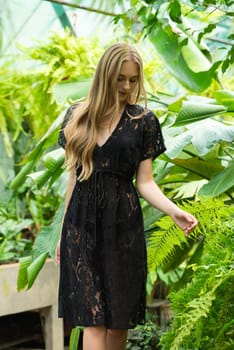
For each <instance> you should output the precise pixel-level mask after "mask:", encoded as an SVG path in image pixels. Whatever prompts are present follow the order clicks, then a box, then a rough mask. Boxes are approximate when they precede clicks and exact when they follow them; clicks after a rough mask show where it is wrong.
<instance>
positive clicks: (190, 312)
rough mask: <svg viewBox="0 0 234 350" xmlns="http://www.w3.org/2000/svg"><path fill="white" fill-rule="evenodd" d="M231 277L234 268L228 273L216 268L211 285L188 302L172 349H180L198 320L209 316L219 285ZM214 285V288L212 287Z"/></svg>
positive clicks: (233, 273)
mask: <svg viewBox="0 0 234 350" xmlns="http://www.w3.org/2000/svg"><path fill="white" fill-rule="evenodd" d="M231 277H234V270H230V271H229V272H228V273H226V271H220V270H216V273H215V274H214V276H213V279H212V281H211V279H210V283H209V286H207V287H206V288H205V290H203V291H202V293H201V295H200V296H199V297H198V298H195V299H192V300H191V301H190V302H189V303H188V304H187V306H186V308H185V309H184V311H183V314H182V315H181V316H179V319H180V323H181V326H180V327H178V328H177V329H176V331H175V337H174V340H173V342H172V344H171V346H170V350H178V349H179V348H180V345H182V344H183V341H184V339H185V338H186V337H188V336H190V335H191V332H192V330H193V329H194V328H195V327H196V325H197V323H198V321H199V320H200V319H201V318H203V317H207V316H208V314H209V312H210V309H211V306H212V304H213V301H214V300H215V299H216V291H217V289H218V287H219V286H220V285H221V284H223V283H224V282H225V281H226V280H227V279H229V278H231ZM215 280H216V281H215ZM215 282H216V283H215ZM212 285H213V288H212V289H210V287H211V286H212ZM177 317H178V316H177Z"/></svg>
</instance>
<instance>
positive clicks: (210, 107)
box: [174, 101, 227, 126]
mask: <svg viewBox="0 0 234 350" xmlns="http://www.w3.org/2000/svg"><path fill="white" fill-rule="evenodd" d="M226 111H227V108H226V107H224V106H222V105H217V104H215V105H214V104H208V103H194V102H190V101H183V105H182V108H181V110H180V112H179V114H178V116H177V118H176V121H175V123H174V126H181V125H186V124H188V123H194V122H197V121H199V120H202V119H205V118H209V117H211V116H214V115H218V114H222V113H225V112H226Z"/></svg>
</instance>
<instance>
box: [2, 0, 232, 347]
mask: <svg viewBox="0 0 234 350" xmlns="http://www.w3.org/2000/svg"><path fill="white" fill-rule="evenodd" d="M76 3H77V6H78V7H81V5H82V4H83V2H78V1H77V2H76ZM85 5H86V7H88V9H87V8H86V11H88V12H87V13H92V12H93V13H94V12H95V11H97V8H98V10H99V11H100V12H102V15H100V16H105V17H106V18H109V23H110V19H111V21H112V25H113V33H114V36H113V38H108V40H107V41H106V42H103V38H100V37H99V38H98V39H97V38H96V37H95V38H94V39H90V38H87V37H81V36H78V38H76V37H75V36H74V32H75V29H76V28H75V26H74V22H73V26H70V30H68V29H67V30H66V31H63V32H62V33H61V31H59V32H58V31H54V32H50V34H49V36H48V37H47V39H43V40H39V41H38V40H37V41H35V40H34V41H33V45H32V47H31V48H26V47H25V45H22V44H21V45H17V47H18V48H17V50H19V51H17V54H18V56H17V60H16V56H15V55H13V56H11V57H10V58H9V57H6V56H5V55H4V51H2V55H1V62H2V64H1V68H0V69H1V74H0V76H1V78H0V91H1V99H0V121H1V123H0V128H1V135H0V136H1V137H0V142H1V148H2V154H3V157H2V158H1V162H2V163H1V167H0V175H1V176H0V190H1V193H2V196H1V198H2V200H1V203H0V220H1V231H0V262H6V261H12V259H14V260H17V261H18V260H19V258H20V257H21V260H20V271H19V279H18V289H19V290H20V289H23V288H30V287H31V286H32V284H33V282H34V280H35V278H36V276H37V274H38V273H39V271H40V269H41V268H42V266H43V264H44V262H45V260H46V258H47V257H48V256H52V257H53V255H54V249H55V246H56V242H57V240H58V236H59V232H60V225H61V218H62V213H63V205H62V203H63V197H64V192H65V183H66V172H64V169H63V168H62V164H63V160H64V153H63V151H62V150H60V149H58V147H57V144H56V140H57V136H58V130H59V127H60V124H61V121H62V119H63V117H64V110H65V109H66V108H67V106H68V105H69V104H70V103H71V102H72V101H74V100H76V99H79V98H83V97H84V96H85V95H86V93H87V91H88V88H89V85H90V80H91V78H92V74H93V71H94V68H95V66H96V63H97V60H98V58H99V57H100V54H101V53H102V51H103V50H104V48H105V47H106V46H108V45H110V44H111V43H113V42H115V41H121V40H124V41H128V42H131V43H133V44H134V45H136V46H137V48H138V50H139V51H140V52H141V53H142V56H143V59H144V62H145V76H146V88H147V91H148V97H149V103H148V104H149V107H150V108H152V109H153V110H154V111H155V112H156V114H157V115H158V117H159V119H160V123H161V125H162V128H163V134H164V137H165V141H166V145H167V152H166V153H165V155H162V156H161V157H160V158H159V159H157V160H156V161H155V162H154V177H155V180H156V181H157V182H158V183H159V185H160V187H161V188H162V190H163V191H164V192H165V193H166V194H167V196H168V197H169V198H171V199H173V200H174V201H176V202H177V203H178V205H180V206H182V207H185V208H186V205H187V204H186V203H187V202H188V203H191V204H188V205H189V207H188V209H189V211H191V212H194V213H195V214H196V215H197V216H199V218H200V219H199V222H200V223H202V222H203V220H204V221H205V218H207V222H206V224H205V223H204V225H203V226H202V225H201V224H200V225H201V226H200V228H199V230H200V231H199V230H198V231H196V232H195V236H194V237H193V238H192V239H191V240H187V239H185V238H184V237H183V235H182V234H181V232H179V231H178V230H177V231H176V230H175V227H174V226H173V225H172V223H171V222H169V221H168V219H167V218H162V219H160V220H159V218H160V217H161V213H159V212H158V211H157V210H154V209H152V208H151V207H150V206H149V205H148V204H147V203H146V202H145V201H144V200H143V199H141V204H142V208H143V212H144V218H145V232H146V238H147V243H148V253H149V254H148V255H149V274H148V284H147V290H148V299H149V300H150V299H151V298H153V295H152V291H153V290H154V286H155V283H156V282H158V281H159V280H161V281H163V283H166V284H167V285H168V286H169V288H170V290H171V291H172V293H171V294H170V295H169V298H170V300H171V302H172V307H173V312H174V316H175V320H174V322H173V329H172V330H171V331H169V332H168V333H167V334H166V335H165V337H163V338H162V344H163V346H164V348H165V349H167V348H168V349H169V348H171V349H172V348H173V346H174V348H178V346H181V344H183V347H184V348H186V349H187V348H190V347H191V346H195V345H194V344H196V347H197V348H198V349H199V348H204V347H205V348H207V349H209V348H212V349H213V348H214V346H215V345H214V343H213V340H214V339H216V340H217V344H218V345H217V346H220V347H222V348H223V349H229V348H231V346H232V345H233V344H232V343H231V340H230V339H231V337H232V335H233V334H232V333H231V327H232V320H231V319H229V315H230V313H229V312H230V310H229V309H228V304H232V302H233V300H232V299H231V297H230V295H229V294H228V293H225V290H230V288H232V284H233V265H232V263H231V262H232V261H233V231H232V229H231V228H232V226H233V223H232V222H233V211H231V210H229V209H228V208H229V206H230V208H232V206H233V185H234V178H233V171H234V160H233V149H234V148H233V139H234V125H233V109H234V92H233V91H232V88H233V34H232V33H233V21H232V17H233V12H234V11H233V1H199V2H197V1H182V2H178V1H177V0H171V1H157V2H155V1H150V0H148V1H140V0H139V1H136V0H133V1H130V0H129V1H118V2H117V4H116V3H115V4H113V3H112V1H109V2H108V4H107V3H106V2H103V1H100V2H97V1H94V2H90V3H89V4H88V5H89V6H87V2H86V4H85ZM97 5H98V6H97ZM113 9H114V12H113ZM115 11H116V12H115ZM104 12H105V15H103V13H104ZM95 16H99V15H97V14H96V15H95ZM2 23H3V21H2V17H1V16H0V24H1V25H2ZM66 23H67V24H69V21H68V22H66ZM99 23H100V22H99ZM70 24H71V22H70ZM68 27H69V25H68ZM71 31H72V32H71ZM70 32H71V33H70ZM3 44H4V40H3ZM3 47H4V45H3ZM74 57H75V60H74ZM203 197H210V198H211V200H210V201H208V202H206V201H204V199H203ZM216 199H217V200H218V202H216ZM206 208H209V209H210V210H211V211H212V210H213V211H214V212H215V214H214V216H209V215H207V216H205V214H204V213H205V209H206ZM200 213H201V214H202V215H200ZM210 218H213V219H212V220H210ZM208 219H209V220H208ZM165 233H166V234H165ZM204 233H206V234H205V235H204ZM196 235H197V236H196ZM200 236H202V237H203V236H204V237H203V238H202V239H201V240H199V239H198V238H199V237H200ZM214 236H215V238H214ZM217 278H218V282H217ZM205 280H206V281H207V283H206V284H205V285H204V287H203V288H201V286H202V285H203V284H204V281H205ZM216 282H217V283H216ZM212 288H213V289H212ZM173 290H174V291H176V293H175V292H173ZM198 290H200V294H199V295H200V297H198V298H196V294H197V293H198ZM212 293H213V294H212ZM221 295H222V296H223V295H224V298H221ZM211 306H212V307H211ZM184 309H187V310H188V313H187V314H184V312H183V311H184ZM198 309H199V310H201V312H200V313H199V312H198ZM194 310H195V311H194ZM202 310H203V311H204V312H203V311H202ZM222 310H227V311H228V312H226V313H222ZM190 311H191V312H190ZM194 313H195V314H196V315H197V316H198V317H197V318H195V319H194V318H193V322H190V321H191V319H190V317H192V316H191V315H193V314H194ZM217 314H218V315H219V317H220V319H222V324H223V328H222V331H220V332H219V333H218V335H217V337H216V334H215V332H216V330H217V328H216V325H215V322H214V318H215V317H214V316H215V315H217ZM204 317H206V319H204ZM181 322H183V323H184V324H187V323H186V322H189V323H190V328H189V332H190V333H188V331H187V333H186V332H185V330H184V328H183V327H182V326H181ZM204 322H207V323H209V324H210V327H209V332H208V333H206V332H205V331H204V330H205V328H206V327H204V324H205V323H204ZM181 327H182V328H181ZM152 332H155V329H154V330H152ZM179 334H181V337H180V338H179ZM182 335H183V337H182ZM189 337H191V339H193V344H190V343H189ZM175 344H176V345H175ZM178 344H180V345H178ZM176 346H177V347H176ZM217 349H218V348H217Z"/></svg>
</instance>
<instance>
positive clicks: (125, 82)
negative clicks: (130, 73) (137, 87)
mask: <svg viewBox="0 0 234 350" xmlns="http://www.w3.org/2000/svg"><path fill="white" fill-rule="evenodd" d="M123 88H124V89H125V90H129V89H130V82H129V80H125V81H124V84H123Z"/></svg>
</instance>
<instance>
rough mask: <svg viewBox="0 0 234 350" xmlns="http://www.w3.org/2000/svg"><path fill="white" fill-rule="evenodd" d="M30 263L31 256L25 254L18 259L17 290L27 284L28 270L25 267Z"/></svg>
mask: <svg viewBox="0 0 234 350" xmlns="http://www.w3.org/2000/svg"><path fill="white" fill-rule="evenodd" d="M31 263H32V256H31V255H30V256H25V257H23V258H21V259H20V260H19V271H18V277H17V290H18V291H21V290H23V289H25V288H26V287H27V285H28V272H27V269H28V267H29V265H30V264H31Z"/></svg>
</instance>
